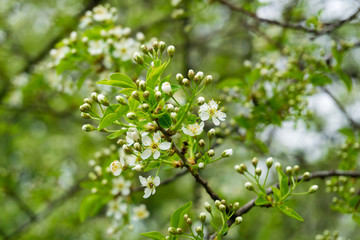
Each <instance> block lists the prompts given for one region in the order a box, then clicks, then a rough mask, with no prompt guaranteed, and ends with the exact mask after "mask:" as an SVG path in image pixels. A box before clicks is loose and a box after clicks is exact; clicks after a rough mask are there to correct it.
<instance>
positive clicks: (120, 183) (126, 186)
mask: <svg viewBox="0 0 360 240" xmlns="http://www.w3.org/2000/svg"><path fill="white" fill-rule="evenodd" d="M112 182H113V188H112V189H111V194H112V195H117V194H119V193H121V195H122V196H128V195H129V194H130V186H131V182H130V181H126V180H125V178H123V177H118V178H114V179H113V181H112Z"/></svg>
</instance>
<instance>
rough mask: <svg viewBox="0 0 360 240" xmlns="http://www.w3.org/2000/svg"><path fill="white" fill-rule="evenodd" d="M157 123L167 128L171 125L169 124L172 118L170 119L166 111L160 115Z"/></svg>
mask: <svg viewBox="0 0 360 240" xmlns="http://www.w3.org/2000/svg"><path fill="white" fill-rule="evenodd" d="M159 124H160V126H161V127H163V128H169V127H171V124H172V120H171V117H170V115H169V114H168V113H166V114H164V115H162V116H161V117H160V118H159Z"/></svg>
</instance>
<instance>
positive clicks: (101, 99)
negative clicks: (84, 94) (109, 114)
mask: <svg viewBox="0 0 360 240" xmlns="http://www.w3.org/2000/svg"><path fill="white" fill-rule="evenodd" d="M97 100H98V102H99V103H100V104H102V105H104V106H109V101H108V100H107V98H106V97H105V96H104V95H103V94H99V95H98V96H97Z"/></svg>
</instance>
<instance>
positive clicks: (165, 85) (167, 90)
mask: <svg viewBox="0 0 360 240" xmlns="http://www.w3.org/2000/svg"><path fill="white" fill-rule="evenodd" d="M171 90H172V89H171V84H170V83H169V82H164V83H163V84H162V85H161V91H163V93H165V94H167V95H170V94H171Z"/></svg>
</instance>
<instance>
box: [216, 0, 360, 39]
mask: <svg viewBox="0 0 360 240" xmlns="http://www.w3.org/2000/svg"><path fill="white" fill-rule="evenodd" d="M217 1H218V2H219V3H221V4H223V5H225V6H227V7H228V8H230V9H231V10H233V11H236V12H240V13H242V14H244V15H246V16H248V17H250V18H252V19H254V20H256V21H258V22H262V23H267V24H272V25H277V26H279V27H282V28H288V29H293V30H297V31H302V32H306V33H311V34H314V35H324V34H328V33H331V32H333V31H334V30H336V29H337V28H339V27H341V26H342V25H344V24H345V23H348V22H350V21H352V20H354V19H355V18H356V17H357V15H358V14H359V13H360V8H359V9H357V10H356V11H355V12H354V13H353V14H351V15H350V16H349V17H348V18H345V19H343V20H340V21H337V22H333V23H324V24H323V25H324V26H326V28H325V29H322V30H316V29H311V28H308V27H304V26H303V25H300V24H293V23H287V22H280V21H277V20H270V19H266V18H262V17H259V16H257V15H256V14H255V13H253V12H250V11H248V10H246V9H245V8H242V7H240V6H236V5H233V4H232V3H230V2H228V1H226V0H217Z"/></svg>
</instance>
